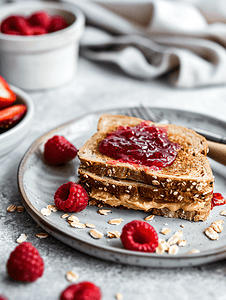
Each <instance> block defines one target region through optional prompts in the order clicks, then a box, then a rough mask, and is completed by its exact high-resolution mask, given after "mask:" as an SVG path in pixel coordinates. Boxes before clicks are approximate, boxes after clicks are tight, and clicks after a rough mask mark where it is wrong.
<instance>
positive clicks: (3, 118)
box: [0, 104, 27, 133]
mask: <svg viewBox="0 0 226 300" xmlns="http://www.w3.org/2000/svg"><path fill="white" fill-rule="evenodd" d="M26 111H27V106H26V105H24V104H18V105H13V106H10V107H7V108H4V109H2V110H0V133H2V132H5V131H6V130H8V129H10V128H12V127H13V126H15V125H16V124H17V123H18V122H19V121H20V120H22V118H23V117H24V115H25V113H26Z"/></svg>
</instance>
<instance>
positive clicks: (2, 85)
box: [0, 76, 16, 109]
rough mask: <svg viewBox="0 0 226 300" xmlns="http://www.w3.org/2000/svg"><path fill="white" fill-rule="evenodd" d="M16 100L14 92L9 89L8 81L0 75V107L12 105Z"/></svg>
mask: <svg viewBox="0 0 226 300" xmlns="http://www.w3.org/2000/svg"><path fill="white" fill-rule="evenodd" d="M15 100H16V94H15V93H14V92H13V91H12V90H11V89H10V87H9V85H8V83H7V82H6V81H5V79H4V78H2V77H1V76H0V109H2V108H5V107H8V106H10V105H12V104H13V103H14V102H15Z"/></svg>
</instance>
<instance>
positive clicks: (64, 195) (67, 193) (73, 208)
mask: <svg viewBox="0 0 226 300" xmlns="http://www.w3.org/2000/svg"><path fill="white" fill-rule="evenodd" d="M88 199H89V197H88V195H87V193H86V190H85V189H84V188H83V187H82V186H81V185H79V184H77V183H74V182H72V181H69V182H68V183H65V184H63V185H61V186H60V187H59V188H58V189H57V191H56V193H55V195H54V201H55V205H56V206H57V208H58V209H59V210H62V211H66V212H79V211H82V210H83V209H85V208H86V206H87V205H88Z"/></svg>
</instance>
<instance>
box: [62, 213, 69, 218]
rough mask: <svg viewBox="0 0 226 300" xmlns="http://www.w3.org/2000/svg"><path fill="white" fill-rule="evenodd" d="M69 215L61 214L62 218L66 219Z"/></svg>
mask: <svg viewBox="0 0 226 300" xmlns="http://www.w3.org/2000/svg"><path fill="white" fill-rule="evenodd" d="M67 217H69V215H68V214H63V215H61V218H62V219H66V218H67Z"/></svg>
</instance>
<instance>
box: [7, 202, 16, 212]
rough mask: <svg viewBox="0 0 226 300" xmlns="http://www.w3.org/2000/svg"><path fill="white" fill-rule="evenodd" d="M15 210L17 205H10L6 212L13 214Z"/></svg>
mask: <svg viewBox="0 0 226 300" xmlns="http://www.w3.org/2000/svg"><path fill="white" fill-rule="evenodd" d="M16 209H17V205H14V204H11V205H10V206H8V207H7V211H8V212H14V211H16Z"/></svg>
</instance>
